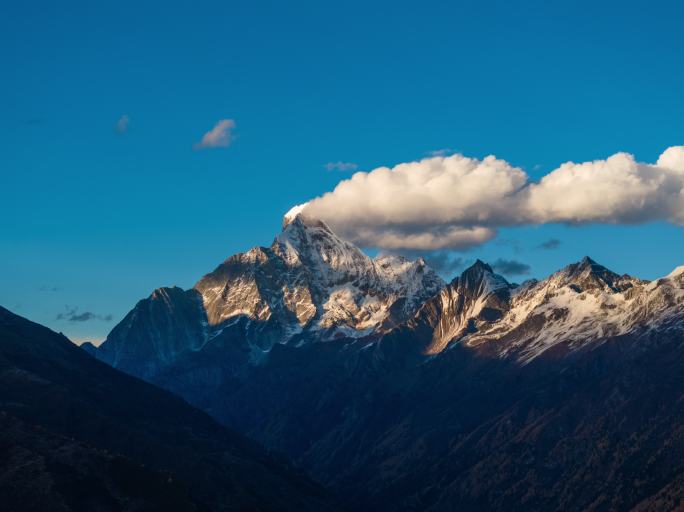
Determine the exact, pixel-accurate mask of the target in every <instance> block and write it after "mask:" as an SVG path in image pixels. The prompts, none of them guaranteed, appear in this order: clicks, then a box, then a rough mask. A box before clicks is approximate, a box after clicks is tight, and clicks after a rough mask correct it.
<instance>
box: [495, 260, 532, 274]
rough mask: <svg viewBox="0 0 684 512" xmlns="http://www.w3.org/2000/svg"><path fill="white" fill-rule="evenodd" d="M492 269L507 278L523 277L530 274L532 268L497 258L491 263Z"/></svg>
mask: <svg viewBox="0 0 684 512" xmlns="http://www.w3.org/2000/svg"><path fill="white" fill-rule="evenodd" d="M492 269H493V270H494V271H495V272H498V273H499V274H504V275H507V276H525V275H528V274H529V273H530V270H531V269H532V267H530V266H529V265H528V264H527V263H522V262H520V261H515V260H504V259H502V258H499V259H498V260H496V261H495V262H493V263H492Z"/></svg>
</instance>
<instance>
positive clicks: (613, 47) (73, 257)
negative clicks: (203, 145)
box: [0, 1, 684, 339]
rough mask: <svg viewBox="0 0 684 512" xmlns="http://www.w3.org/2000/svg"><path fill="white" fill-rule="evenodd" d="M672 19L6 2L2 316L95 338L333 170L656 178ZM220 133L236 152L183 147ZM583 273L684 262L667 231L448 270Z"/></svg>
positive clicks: (680, 112) (539, 234) (251, 237)
mask: <svg viewBox="0 0 684 512" xmlns="http://www.w3.org/2000/svg"><path fill="white" fill-rule="evenodd" d="M683 19H684V4H682V3H681V2H653V1H651V2H645V1H644V2H595V1H593V2H573V1H567V2H533V1H528V2H485V1H479V2H475V1H473V2H427V1H422V2H396V1H392V2H370V1H364V2H349V1H346V2H338V3H332V2H259V1H249V2H217V3H207V2H183V3H180V2H171V3H169V2H163V3H152V2H140V1H138V2H125V1H124V2H121V1H117V2H82V3H74V2H3V3H2V5H1V6H0V59H1V60H0V62H1V63H2V72H1V75H0V76H1V77H2V79H1V80H0V111H1V112H2V118H1V119H0V155H1V156H0V219H1V220H0V228H1V229H2V235H1V236H0V304H1V305H3V306H5V307H8V308H10V309H12V310H14V311H16V312H17V313H19V314H22V315H24V316H27V317H29V318H31V319H33V320H36V321H39V322H42V323H46V324H47V325H49V326H51V327H52V328H54V329H56V330H61V331H64V332H65V333H66V334H67V335H70V336H71V337H73V338H75V339H93V338H94V339H101V338H103V337H104V336H105V335H106V333H107V332H108V331H109V329H111V327H112V326H113V325H114V323H115V322H117V321H118V320H120V319H121V318H122V317H123V315H124V314H125V313H126V312H127V311H128V310H129V309H130V308H131V307H132V306H133V305H134V303H135V302H136V301H137V300H138V299H140V298H142V297H144V296H147V295H148V294H149V293H150V292H151V291H152V289H154V288H155V287H158V286H162V285H172V284H178V285H180V286H182V287H190V286H192V284H194V282H195V281H196V280H197V279H198V278H199V277H200V276H201V275H202V274H203V273H205V272H207V271H210V270H212V269H213V268H214V267H215V266H216V265H217V264H218V263H219V262H220V261H222V260H223V259H224V258H225V257H227V256H229V255H231V254H233V253H235V252H238V251H242V250H246V249H248V248H249V247H251V246H253V245H257V244H260V245H267V244H269V243H270V242H271V240H272V238H273V236H274V235H275V234H276V233H277V232H278V231H279V229H280V222H281V216H282V214H283V213H284V212H285V211H287V209H289V207H290V206H292V205H294V204H296V203H301V202H303V201H305V200H307V199H310V198H311V197H313V196H316V195H319V194H321V193H323V192H325V191H327V190H331V189H332V188H333V186H334V185H335V184H336V183H337V182H338V181H339V180H341V179H343V178H345V177H347V176H348V175H349V174H348V173H347V174H345V173H343V172H339V171H338V172H330V171H326V170H325V168H324V166H325V164H326V163H327V162H331V161H338V160H340V161H349V162H355V163H357V164H358V165H359V168H360V169H363V170H370V169H372V168H374V167H377V166H380V165H393V164H396V163H399V162H403V161H409V160H414V159H419V158H421V157H423V156H425V155H426V153H427V152H429V151H432V150H437V149H441V148H452V149H454V150H457V151H460V152H462V153H464V154H465V155H468V156H474V157H484V156H486V155H488V154H492V153H493V154H495V155H497V156H498V157H500V158H504V159H506V160H508V161H509V162H511V163H512V164H514V165H518V166H521V167H523V168H525V169H526V170H527V171H528V172H529V173H530V174H531V175H532V176H535V177H538V176H541V175H543V174H544V173H546V172H548V171H550V170H552V169H553V168H555V167H556V166H558V165H559V164H560V163H562V162H564V161H567V160H574V161H584V160H591V159H597V158H605V157H607V156H609V155H611V154H613V153H615V152H617V151H628V152H631V153H633V154H635V155H636V157H637V158H638V159H639V160H642V161H648V162H654V161H655V160H656V159H657V156H658V155H659V154H660V153H661V152H662V150H664V149H665V148H666V147H668V146H671V145H681V144H684V31H682V20H683ZM124 114H127V115H128V116H129V117H130V125H129V129H128V131H127V132H126V133H125V134H119V133H117V132H116V131H115V130H114V125H115V123H116V122H117V120H118V119H119V118H120V117H121V116H122V115H124ZM222 118H231V119H234V120H235V122H236V124H237V128H236V130H235V135H236V138H235V140H234V142H233V144H232V145H231V147H229V148H221V149H210V150H205V151H193V144H194V143H196V142H198V141H199V139H200V138H201V136H202V134H203V133H205V132H206V131H207V130H209V129H210V128H211V127H212V126H213V125H214V124H215V123H216V122H217V121H218V120H219V119H222ZM551 238H554V239H558V240H560V241H561V244H560V246H559V248H558V249H556V250H553V251H548V250H547V251H544V250H539V249H535V247H536V246H537V245H539V244H540V243H542V242H544V241H545V240H548V239H551ZM584 254H590V255H591V256H592V257H594V258H595V259H597V260H599V261H600V262H602V263H604V264H606V265H607V266H609V267H611V268H613V269H614V270H616V271H618V272H630V273H633V274H635V275H638V276H640V277H644V278H653V277H656V276H658V275H663V274H666V273H668V272H669V271H670V270H671V268H672V267H674V266H675V265H677V264H684V232H683V231H682V228H680V227H673V226H669V225H665V224H657V225H648V226H640V227H609V226H589V227H582V228H568V227H564V226H543V227H530V228H516V229H506V230H503V231H502V233H501V235H500V237H499V239H497V240H495V241H493V242H490V243H489V244H487V245H486V246H484V247H481V248H478V249H474V250H472V251H470V252H468V253H465V254H461V255H455V256H456V257H458V256H460V257H462V258H464V259H465V260H468V259H474V258H476V257H480V258H482V259H485V260H494V259H496V258H505V259H515V260H518V261H521V262H524V263H526V264H528V265H530V266H531V275H532V276H536V277H543V276H545V275H546V274H548V273H550V272H551V271H553V270H556V269H558V268H559V267H561V266H563V265H565V264H567V263H569V262H571V261H574V260H577V259H579V258H580V257H581V256H583V255H584ZM522 278H524V276H523V277H522ZM518 279H520V277H519V278H518ZM67 308H70V309H74V308H76V309H77V312H78V313H83V312H93V313H94V314H96V315H100V316H105V315H108V314H112V315H113V320H112V321H109V322H107V321H104V320H101V319H92V320H90V321H87V322H68V321H64V320H56V317H57V315H58V314H59V313H64V312H66V311H67Z"/></svg>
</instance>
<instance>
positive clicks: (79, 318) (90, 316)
mask: <svg viewBox="0 0 684 512" xmlns="http://www.w3.org/2000/svg"><path fill="white" fill-rule="evenodd" d="M112 318H113V316H112V315H111V314H108V315H98V314H96V313H93V312H92V311H83V312H82V313H79V311H78V308H70V307H69V306H67V307H66V312H64V313H59V314H58V315H57V317H56V318H55V320H64V321H67V322H89V321H90V320H101V321H103V322H111V321H112Z"/></svg>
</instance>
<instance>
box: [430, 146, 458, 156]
mask: <svg viewBox="0 0 684 512" xmlns="http://www.w3.org/2000/svg"><path fill="white" fill-rule="evenodd" d="M454 153H456V150H455V149H451V148H442V149H433V150H432V151H428V152H427V153H426V155H428V156H447V155H452V154H454Z"/></svg>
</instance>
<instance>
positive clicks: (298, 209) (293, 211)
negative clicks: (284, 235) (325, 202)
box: [283, 203, 308, 229]
mask: <svg viewBox="0 0 684 512" xmlns="http://www.w3.org/2000/svg"><path fill="white" fill-rule="evenodd" d="M307 204H308V203H303V204H298V205H296V206H293V207H292V208H290V209H289V210H288V211H287V213H286V214H285V215H284V216H283V229H285V228H286V227H287V226H288V224H290V223H291V222H292V221H294V220H295V219H296V218H298V217H302V218H303V217H304V216H303V215H302V212H303V211H304V208H306V205H307Z"/></svg>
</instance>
